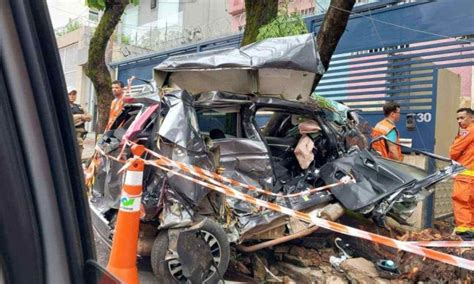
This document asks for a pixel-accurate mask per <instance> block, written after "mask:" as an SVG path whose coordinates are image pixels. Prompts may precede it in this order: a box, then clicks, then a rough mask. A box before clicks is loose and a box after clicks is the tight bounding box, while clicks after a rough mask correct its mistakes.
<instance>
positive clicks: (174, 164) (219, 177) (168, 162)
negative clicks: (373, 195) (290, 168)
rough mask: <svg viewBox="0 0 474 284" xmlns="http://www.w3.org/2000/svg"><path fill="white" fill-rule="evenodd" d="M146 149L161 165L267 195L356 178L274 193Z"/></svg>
mask: <svg viewBox="0 0 474 284" xmlns="http://www.w3.org/2000/svg"><path fill="white" fill-rule="evenodd" d="M128 142H129V143H130V144H136V143H133V142H130V141H128ZM145 151H146V152H147V153H149V154H150V155H152V156H154V157H156V158H158V159H160V160H164V161H166V163H164V164H161V165H169V166H172V167H174V168H179V169H180V170H182V171H184V172H187V173H190V174H192V175H194V176H197V177H200V178H203V179H205V180H208V181H209V182H211V183H213V182H212V180H211V179H215V180H217V181H220V182H226V183H229V184H230V185H232V186H238V187H242V188H246V189H248V190H251V191H256V192H259V193H262V194H265V195H269V196H275V197H282V198H290V197H296V196H304V195H310V194H312V193H314V192H318V191H323V190H327V189H331V188H334V187H336V186H339V185H343V184H348V183H355V179H354V178H353V177H350V176H345V177H343V178H342V179H341V181H339V182H336V183H332V184H328V185H325V186H321V187H316V188H312V189H308V190H304V191H301V192H297V193H292V194H281V193H274V192H271V191H268V190H264V189H262V188H259V187H256V186H254V185H248V184H244V183H241V182H239V181H236V180H234V179H231V178H228V177H225V176H223V175H219V174H217V173H214V172H211V171H208V170H206V169H203V168H200V167H197V166H193V165H188V164H186V163H182V162H178V161H173V160H171V159H170V158H168V157H165V156H163V155H160V154H158V153H156V152H154V151H151V150H149V149H146V148H145Z"/></svg>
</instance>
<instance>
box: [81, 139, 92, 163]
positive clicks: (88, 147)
mask: <svg viewBox="0 0 474 284" xmlns="http://www.w3.org/2000/svg"><path fill="white" fill-rule="evenodd" d="M94 148H95V132H89V133H87V137H86V139H84V150H82V157H81V160H82V161H84V160H88V159H90V157H92V154H94Z"/></svg>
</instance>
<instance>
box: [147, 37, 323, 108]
mask: <svg viewBox="0 0 474 284" xmlns="http://www.w3.org/2000/svg"><path fill="white" fill-rule="evenodd" d="M323 73H324V67H323V64H322V63H321V60H320V58H319V54H318V52H317V48H316V43H315V40H314V37H313V35H312V34H306V35H299V36H291V37H285V38H271V39H267V40H263V41H260V42H257V43H254V44H251V45H248V46H245V47H241V48H240V49H221V50H214V51H209V52H200V53H195V54H185V55H178V56H172V57H170V58H168V59H166V60H165V61H163V62H162V63H161V64H160V65H158V66H157V67H155V69H154V79H155V81H156V82H157V85H158V86H169V87H172V88H177V89H183V90H187V91H189V92H190V93H192V94H198V93H203V92H208V91H213V90H219V91H227V92H233V93H240V94H258V95H261V96H278V97H283V98H286V99H289V100H297V99H298V98H299V97H307V96H309V95H310V94H311V92H312V89H313V84H314V79H315V78H316V74H323ZM294 82H298V84H295V83H294Z"/></svg>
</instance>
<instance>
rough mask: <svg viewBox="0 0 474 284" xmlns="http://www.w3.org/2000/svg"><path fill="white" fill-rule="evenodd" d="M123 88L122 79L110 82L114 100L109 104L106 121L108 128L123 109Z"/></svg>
mask: <svg viewBox="0 0 474 284" xmlns="http://www.w3.org/2000/svg"><path fill="white" fill-rule="evenodd" d="M123 88H124V85H123V83H122V81H119V80H116V81H113V82H112V93H113V95H114V100H113V101H112V104H111V105H110V112H109V120H108V122H107V128H106V129H110V127H111V126H112V124H113V123H114V121H115V119H117V117H118V116H119V114H120V113H121V112H122V109H123Z"/></svg>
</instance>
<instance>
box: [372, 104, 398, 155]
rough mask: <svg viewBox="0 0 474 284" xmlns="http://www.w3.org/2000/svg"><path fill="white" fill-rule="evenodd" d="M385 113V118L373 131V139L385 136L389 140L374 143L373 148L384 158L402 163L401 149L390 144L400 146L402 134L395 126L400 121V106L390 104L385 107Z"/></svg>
mask: <svg viewBox="0 0 474 284" xmlns="http://www.w3.org/2000/svg"><path fill="white" fill-rule="evenodd" d="M383 113H384V115H385V118H384V119H383V120H381V121H379V123H377V124H376V125H375V127H374V128H373V129H372V138H373V139H375V138H377V137H380V136H385V137H387V139H388V140H386V139H380V140H378V141H376V142H374V143H372V148H373V149H374V150H376V151H377V152H379V153H380V155H382V157H385V158H390V159H394V160H398V161H402V160H403V155H402V149H401V147H400V146H398V145H396V144H393V143H390V142H394V143H398V144H400V133H399V132H398V129H397V127H396V125H395V124H396V123H397V122H399V121H400V105H399V104H398V103H396V102H388V103H386V104H385V105H384V106H383Z"/></svg>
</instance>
